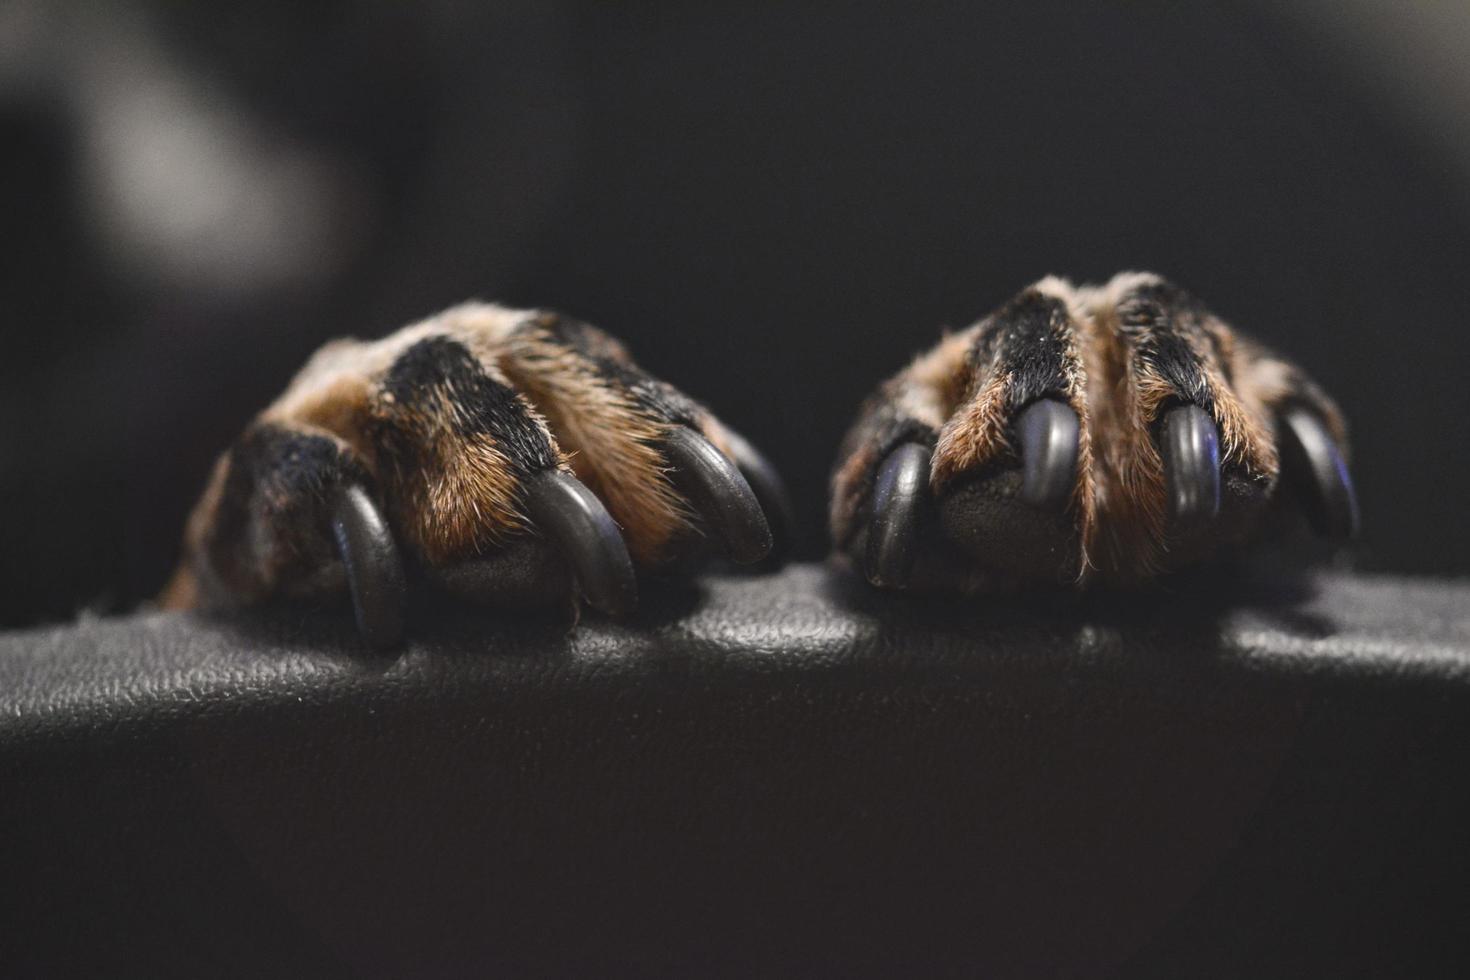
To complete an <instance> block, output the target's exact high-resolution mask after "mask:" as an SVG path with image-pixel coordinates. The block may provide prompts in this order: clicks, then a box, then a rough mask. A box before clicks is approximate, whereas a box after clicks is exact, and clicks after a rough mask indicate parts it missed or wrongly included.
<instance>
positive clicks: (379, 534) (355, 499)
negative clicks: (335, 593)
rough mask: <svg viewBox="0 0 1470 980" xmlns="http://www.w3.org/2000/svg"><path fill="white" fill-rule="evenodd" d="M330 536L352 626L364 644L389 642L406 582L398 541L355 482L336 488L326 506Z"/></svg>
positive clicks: (399, 625)
mask: <svg viewBox="0 0 1470 980" xmlns="http://www.w3.org/2000/svg"><path fill="white" fill-rule="evenodd" d="M332 537H333V539H334V540H335V541H336V544H337V553H338V554H339V555H340V556H341V558H342V564H343V566H344V567H345V568H346V569H347V586H348V589H349V591H351V593H352V608H353V612H354V613H355V614H356V617H357V629H358V631H359V632H360V633H361V634H362V638H363V639H364V640H366V641H367V643H368V644H369V645H370V646H373V647H375V648H378V649H383V648H385V647H391V646H393V645H395V644H396V643H398V641H399V640H400V639H402V638H403V607H404V599H405V596H406V594H407V587H406V585H405V583H404V577H403V562H402V561H400V560H399V557H398V545H397V544H396V543H395V542H394V540H393V533H392V532H391V531H390V530H388V522H387V521H385V520H383V513H382V511H380V510H378V505H377V504H376V503H374V502H373V498H372V497H371V496H369V495H368V492H367V490H366V489H364V488H363V487H362V485H361V484H357V483H349V484H347V485H346V486H344V487H343V488H342V490H341V491H340V493H339V494H338V496H337V500H336V502H335V504H334V505H333V507H332Z"/></svg>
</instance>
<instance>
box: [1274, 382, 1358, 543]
mask: <svg viewBox="0 0 1470 980" xmlns="http://www.w3.org/2000/svg"><path fill="white" fill-rule="evenodd" d="M1278 437H1279V439H1280V441H1281V468H1282V475H1283V476H1284V477H1286V478H1287V479H1289V480H1291V481H1292V482H1293V483H1294V484H1295V485H1296V486H1297V488H1298V491H1299V496H1300V497H1301V499H1302V503H1303V505H1304V508H1305V510H1306V513H1307V522H1308V523H1309V524H1311V525H1312V530H1314V531H1316V532H1317V533H1318V534H1320V535H1322V536H1324V537H1331V538H1351V537H1354V536H1356V535H1357V533H1358V495H1357V492H1356V491H1354V490H1353V481H1352V477H1350V476H1349V475H1348V468H1347V463H1346V462H1345V461H1344V460H1343V458H1342V450H1341V449H1339V448H1338V445H1337V440H1335V439H1333V438H1332V434H1331V433H1329V432H1328V431H1327V426H1325V425H1323V424H1322V420H1321V419H1320V418H1318V417H1317V416H1316V414H1315V413H1313V412H1311V411H1310V410H1308V409H1305V408H1302V407H1300V406H1296V407H1293V408H1289V409H1287V410H1286V411H1284V412H1282V413H1281V425H1280V426H1279V427H1278Z"/></svg>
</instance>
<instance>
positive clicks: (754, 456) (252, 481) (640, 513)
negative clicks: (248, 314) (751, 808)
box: [164, 304, 789, 644]
mask: <svg viewBox="0 0 1470 980" xmlns="http://www.w3.org/2000/svg"><path fill="white" fill-rule="evenodd" d="M788 513H789V505H788V504H787V503H786V501H785V494H784V490H783V489H782V486H781V482H780V479H779V477H778V476H777V475H776V473H775V471H774V470H773V469H772V468H771V466H770V464H769V463H767V462H766V461H765V460H764V459H763V458H762V457H761V455H760V454H759V453H758V452H757V451H756V450H755V449H754V448H752V447H751V446H750V444H749V443H747V442H746V441H745V440H744V439H742V438H741V437H740V436H739V435H738V434H736V433H735V432H733V431H732V430H730V429H729V428H727V427H726V426H724V425H723V424H721V423H720V422H719V420H718V419H716V418H715V417H714V416H713V415H712V414H711V413H710V412H709V411H708V410H707V409H705V408H704V407H703V406H701V405H700V404H698V403H697V402H695V401H694V400H692V399H691V398H689V397H688V396H686V395H685V394H683V393H682V392H680V391H679V390H678V389H676V388H674V387H673V386H672V385H669V384H667V383H665V382H663V381H660V380H658V379H656V378H653V377H652V376H650V375H649V374H647V373H646V372H644V371H643V370H642V369H641V368H639V367H638V365H637V364H636V363H634V361H633V360H632V358H631V357H629V355H628V353H627V351H626V350H625V349H624V348H623V346H622V345H621V344H620V343H618V342H617V341H616V340H614V339H613V338H612V337H610V336H608V335H607V334H605V333H603V332H602V331H599V330H597V329H596V328H594V327H591V326H588V325H587V324H584V323H580V322H577V321H575V320H571V319H569V318H566V317H562V316H559V315H557V314H554V313H547V312H538V311H518V310H509V309H505V308H502V307H498V306H491V305H486V304H466V305H464V306H459V307H455V308H453V309H451V310H448V311H446V312H444V313H442V314H440V315H439V316H436V317H433V318H431V319H429V320H426V321H424V322H422V323H419V324H416V325H414V326H410V327H406V328H404V329H403V330H400V331H398V332H397V333H395V334H393V335H391V336H389V337H387V338H385V339H383V340H379V341H375V342H362V341H356V340H342V341H335V342H333V343H331V344H329V345H327V346H326V347H324V348H322V349H321V350H320V351H318V352H317V354H316V355H314V356H313V358H312V359H311V360H310V361H309V362H308V363H307V365H306V366H305V368H303V370H302V371H301V372H300V373H299V374H298V375H297V377H296V378H295V380H294V381H293V382H292V383H291V385H290V386H289V387H288V388H287V390H286V392H285V393H284V394H283V395H282V396H281V397H280V398H279V399H278V400H277V401H276V402H275V403H274V404H273V405H271V406H270V407H269V408H267V409H266V410H265V411H264V412H262V413H261V415H260V416H259V417H257V418H256V420H255V421H254V422H253V423H252V424H251V425H250V426H249V427H248V428H247V429H246V431H245V432H244V433H243V434H242V435H241V437H240V438H239V439H238V440H237V441H236V443H235V444H234V446H233V447H232V448H231V449H230V450H229V451H228V452H227V453H226V454H225V455H224V456H223V457H222V458H221V459H220V460H219V462H218V463H217V464H216V467H215V470H214V472H213V475H212V477H211V479H210V481H209V484H208V487H207V488H206V490H205V493H204V495H203V498H202V499H201V501H200V502H199V504H198V505H197V507H196V509H195V511H194V513H193V514H192V516H191V518H190V520H189V524H188V527H187V530H186V533H185V557H184V561H183V563H182V565H181V567H180V570H179V572H178V573H177V574H176V575H175V578H174V581H173V582H172V583H171V585H170V586H169V588H168V590H167V591H166V593H165V597H164V603H165V605H169V606H174V607H190V606H215V607H218V606H231V605H245V604H251V603H255V602H260V601H264V600H266V599H269V598H272V597H275V596H283V595H284V596H322V595H330V594H340V593H342V592H344V591H345V592H347V593H349V594H350V595H351V597H352V599H353V603H354V606H355V609H356V613H357V618H358V623H359V626H360V627H361V629H362V631H363V633H364V635H365V636H366V637H367V638H368V639H369V640H371V641H372V642H374V643H378V644H388V643H392V642H393V641H395V640H396V639H397V637H398V635H399V633H400V632H401V630H402V617H403V606H404V596H405V591H406V588H407V586H406V583H407V582H408V581H409V580H410V579H411V578H420V577H421V578H425V579H428V580H429V581H431V582H432V583H434V584H435V585H438V586H440V587H442V588H444V589H447V590H449V591H452V592H455V593H459V594H462V595H467V596H471V597H474V598H479V599H485V600H491V601H498V602H503V603H510V604H518V605H521V604H528V603H533V604H544V603H548V602H554V601H557V600H560V599H565V598H567V597H569V596H580V597H581V598H582V599H584V600H585V601H586V602H587V603H588V604H589V605H591V606H593V607H594V608H597V609H599V610H602V611H604V612H607V613H610V614H614V615H616V614H620V613H625V612H627V611H629V610H630V609H631V608H633V606H634V604H635V603H636V601H637V577H636V572H635V570H640V569H641V570H659V569H664V570H668V569H674V568H679V567H683V566H684V565H685V564H686V563H688V562H691V561H693V560H696V559H699V558H701V557H704V556H708V555H709V554H711V553H720V554H723V555H725V556H727V557H728V558H729V559H731V560H732V561H734V562H736V563H740V564H750V563H753V562H757V561H760V560H761V559H763V558H765V557H767V555H768V554H770V553H771V551H772V549H773V547H779V545H780V544H781V543H782V541H783V540H784V538H785V536H786V534H787V521H788V520H789V518H788V517H787V515H788Z"/></svg>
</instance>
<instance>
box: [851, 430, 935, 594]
mask: <svg viewBox="0 0 1470 980" xmlns="http://www.w3.org/2000/svg"><path fill="white" fill-rule="evenodd" d="M931 455H932V453H931V450H930V449H929V447H928V446H921V445H919V444H918V443H916V442H909V443H905V444H903V445H902V446H899V447H898V448H897V449H895V450H894V451H893V452H891V453H889V454H888V458H887V459H885V460H884V461H883V465H882V466H881V467H880V468H879V470H878V478H877V480H876V481H875V482H874V484H873V521H872V523H871V524H870V525H869V526H868V551H867V555H866V556H865V558H866V561H865V564H866V566H867V567H866V571H867V574H868V581H869V582H872V583H873V584H874V585H877V586H882V587H885V588H890V589H902V588H905V587H906V586H907V585H908V584H909V574H910V573H911V572H912V571H913V568H914V558H915V557H916V556H917V554H918V549H919V532H920V525H921V523H922V518H923V513H924V508H925V506H926V505H927V503H928V500H929V458H930V456H931Z"/></svg>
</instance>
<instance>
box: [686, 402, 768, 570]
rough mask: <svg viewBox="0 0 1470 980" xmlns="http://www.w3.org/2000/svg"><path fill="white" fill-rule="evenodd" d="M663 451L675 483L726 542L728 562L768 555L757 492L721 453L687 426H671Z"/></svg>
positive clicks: (744, 560)
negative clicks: (729, 560)
mask: <svg viewBox="0 0 1470 980" xmlns="http://www.w3.org/2000/svg"><path fill="white" fill-rule="evenodd" d="M663 450H664V455H665V457H666V458H667V459H668V461H669V463H670V465H671V466H672V467H673V471H672V472H671V473H670V474H669V476H670V478H671V479H673V481H674V485H675V486H677V487H678V488H679V490H680V492H681V493H683V494H684V496H686V497H688V498H689V502H690V503H692V504H693V505H694V509H695V510H697V511H699V513H700V514H701V515H702V516H703V517H704V519H705V520H706V521H708V522H709V523H710V526H711V527H713V528H714V529H715V531H716V532H717V533H718V534H719V535H720V537H721V538H722V539H723V540H724V542H725V547H726V548H727V550H728V551H729V553H730V559H731V561H734V562H735V563H736V564H739V565H749V564H751V563H752V562H758V561H760V560H761V559H762V558H764V557H766V555H768V554H770V553H771V544H772V539H771V527H770V525H769V524H767V523H766V515H765V514H764V513H763V512H762V511H761V505H760V502H759V501H758V500H757V499H756V495H755V491H754V490H752V489H751V486H750V484H749V483H746V482H745V477H743V476H741V475H740V471H739V470H738V469H736V468H735V464H734V463H732V462H730V460H729V459H728V458H726V456H725V454H724V453H722V452H720V451H719V450H718V449H716V448H715V446H714V444H713V443H712V442H710V441H709V440H708V439H706V438H705V437H704V436H702V435H700V434H699V433H697V432H695V431H694V430H693V429H690V428H688V427H686V426H675V427H674V428H673V429H672V430H670V432H669V434H668V436H667V437H666V438H665V440H664V444H663Z"/></svg>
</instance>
